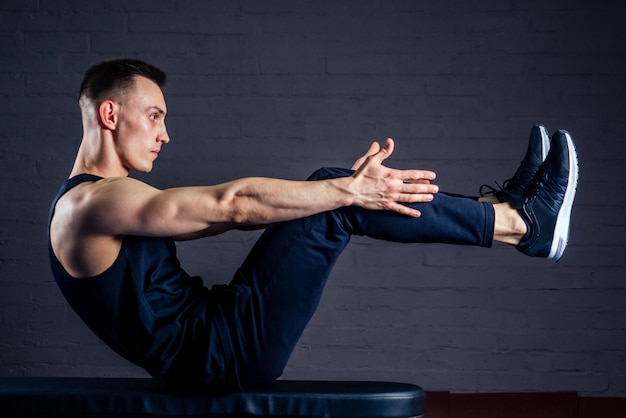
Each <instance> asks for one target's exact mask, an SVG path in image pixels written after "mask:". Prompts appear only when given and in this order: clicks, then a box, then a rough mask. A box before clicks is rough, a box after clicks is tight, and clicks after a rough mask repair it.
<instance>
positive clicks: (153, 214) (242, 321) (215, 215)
mask: <svg viewBox="0 0 626 418" xmlns="http://www.w3.org/2000/svg"><path fill="white" fill-rule="evenodd" d="M164 82H165V74H164V73H163V72H162V71H161V70H159V69H157V68H155V67H153V66H151V65H149V64H146V63H144V62H141V61H137V60H114V61H107V62H104V63H100V64H98V65H95V66H93V67H92V68H91V69H90V70H89V71H88V72H87V73H86V74H85V78H84V80H83V83H82V85H81V89H80V95H79V104H80V108H81V112H82V121H83V129H84V135H83V139H82V142H81V145H80V148H79V150H78V155H77V157H76V161H75V164H74V167H73V168H72V171H71V173H70V176H69V180H67V181H66V182H65V183H64V184H63V186H62V188H61V190H60V192H59V194H58V195H57V197H56V198H55V200H54V202H53V204H52V209H51V213H50V225H49V228H50V230H49V233H50V237H49V252H50V261H51V266H52V271H53V274H54V277H55V279H56V281H57V283H58V284H59V286H60V288H61V290H62V292H63V294H64V295H65V297H66V298H67V300H68V301H69V303H70V304H71V306H72V307H73V309H74V310H75V311H76V312H77V313H78V315H79V316H80V317H81V318H82V319H83V320H84V321H85V322H86V324H87V325H88V326H89V327H90V328H91V329H92V330H93V331H94V332H95V333H96V334H97V335H98V336H99V337H100V338H101V339H102V340H103V341H104V342H105V343H107V344H108V345H109V346H110V347H112V348H113V349H114V350H115V351H117V352H118V353H119V354H120V355H122V356H123V357H125V358H126V359H128V360H130V361H131V362H133V363H135V364H137V365H139V366H141V367H143V368H145V369H146V370H147V371H148V372H149V373H150V374H151V375H152V376H154V377H155V378H159V379H162V380H165V381H167V382H170V383H173V384H177V385H188V386H202V387H204V388H207V389H211V390H238V389H242V388H247V387H251V386H254V385H256V384H259V383H263V382H266V381H268V380H272V379H275V378H277V377H278V376H280V374H281V373H282V370H283V368H284V366H285V364H286V362H287V360H288V358H289V355H290V354H291V352H292V350H293V348H294V346H295V344H296V343H297V341H298V339H299V338H300V335H301V333H302V331H303V330H304V327H305V326H306V324H307V322H308V321H309V319H310V318H311V316H312V315H313V313H314V311H315V309H316V307H317V304H318V301H319V298H320V296H321V293H322V290H323V287H324V284H325V281H326V278H327V277H328V274H329V273H330V270H331V268H332V266H333V264H334V262H335V260H336V259H337V257H338V256H339V254H340V253H341V251H342V250H343V248H344V247H345V246H346V245H347V243H348V241H349V240H350V236H351V235H353V234H359V235H367V236H370V237H373V238H377V239H385V240H391V241H398V242H445V243H451V244H465V245H480V246H484V247H489V246H491V245H492V242H493V241H494V240H495V241H500V242H504V243H508V244H511V245H514V246H516V247H517V248H518V249H519V250H520V251H521V252H523V253H525V254H527V255H531V256H538V257H545V258H549V259H552V260H554V261H557V260H558V259H559V258H560V257H561V255H562V254H563V251H564V249H565V246H566V244H567V238H568V234H569V217H570V211H571V207H572V204H573V198H574V193H575V188H576V182H577V160H576V153H575V150H574V146H573V143H572V141H571V138H570V137H569V134H567V133H566V132H564V131H559V132H557V133H556V134H555V135H554V136H553V138H552V141H551V142H550V141H549V138H548V134H547V132H546V131H545V129H544V128H543V127H535V128H533V130H532V131H531V138H530V144H529V147H528V152H527V154H526V157H525V158H524V160H523V161H522V164H521V166H520V168H519V169H518V170H517V172H516V173H515V175H514V176H513V178H512V180H511V181H509V182H508V183H507V184H505V188H504V190H503V191H499V192H497V193H496V194H495V196H492V197H490V198H487V199H480V200H489V201H479V200H476V199H470V198H465V197H458V196H452V195H448V194H444V193H438V192H439V190H438V187H437V186H436V185H434V184H432V183H431V181H433V180H434V179H435V173H433V172H431V171H426V170H395V169H391V168H387V167H385V166H384V165H383V162H384V161H385V159H387V158H388V157H389V156H390V155H391V154H392V153H393V147H394V143H393V141H392V140H391V139H388V140H387V141H386V143H385V145H384V146H383V147H382V148H381V147H380V146H379V145H378V144H376V143H374V144H372V145H371V147H370V149H369V150H368V151H367V153H366V154H365V155H364V156H362V157H361V158H359V159H358V160H357V161H356V163H355V164H354V166H353V167H352V169H350V170H347V169H328V168H327V169H321V170H319V171H317V172H316V173H315V174H314V175H313V176H312V177H311V178H310V179H309V181H303V182H298V181H286V180H279V179H270V178H244V179H239V180H234V181H232V182H228V183H225V184H219V185H213V186H205V187H181V188H173V189H167V190H158V189H155V188H153V187H151V186H149V185H147V184H145V183H142V182H140V181H137V180H134V179H131V178H129V177H128V174H129V173H130V172H131V171H137V172H149V171H151V170H152V166H153V164H154V161H155V160H156V159H157V157H158V155H159V152H160V151H161V149H162V147H163V145H165V144H167V143H168V142H169V141H170V138H169V136H168V134H167V130H166V127H165V116H166V113H167V108H166V105H165V99H164V97H163V93H162V91H161V86H162V85H163V84H164ZM548 148H549V149H550V151H549V152H548ZM266 225H269V226H268V227H267V228H266V230H265V232H264V233H263V235H262V236H261V237H260V239H259V240H258V242H257V243H256V244H255V246H254V248H253V249H252V250H251V252H250V254H249V256H248V257H247V259H246V260H245V261H244V263H243V265H242V266H241V267H240V268H239V269H238V270H237V272H236V273H235V275H234V278H233V280H232V281H231V282H230V284H228V285H221V286H215V287H213V288H212V289H210V290H209V289H207V288H206V287H204V286H203V284H202V280H201V279H200V278H197V277H191V276H189V275H188V274H187V273H186V272H185V271H183V270H182V269H181V267H180V264H179V262H178V260H177V258H176V249H175V244H174V241H175V240H177V239H180V240H182V239H196V238H202V237H207V236H210V235H215V234H220V233H223V232H225V231H227V230H230V229H234V228H241V229H246V228H258V227H264V226H266ZM408 262H410V261H408Z"/></svg>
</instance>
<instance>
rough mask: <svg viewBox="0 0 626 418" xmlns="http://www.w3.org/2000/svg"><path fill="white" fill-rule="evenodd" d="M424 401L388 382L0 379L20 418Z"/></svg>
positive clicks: (312, 412) (290, 411)
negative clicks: (203, 388) (177, 384)
mask: <svg viewBox="0 0 626 418" xmlns="http://www.w3.org/2000/svg"><path fill="white" fill-rule="evenodd" d="M424 404H425V394H424V391H423V390H422V389H421V388H420V387H418V386H415V385H411V384H403V383H389V382H355V381H346V382H339V381H290V380H279V381H276V382H273V383H271V384H269V385H267V386H264V387H263V388H260V389H256V390H251V391H245V392H239V393H233V394H228V395H213V394H201V393H193V394H190V393H188V392H176V391H172V390H171V389H169V388H167V387H165V386H163V385H161V384H159V383H158V382H157V381H155V380H153V379H143V378H44V377H4V378H0V416H2V417H3V418H14V417H15V418H18V417H19V418H22V417H127V418H130V417H133V418H134V417H240V418H243V417H290V418H297V417H311V418H313V417H316V418H317V417H342V418H375V417H376V418H392V417H396V418H410V417H421V416H422V415H423V414H424Z"/></svg>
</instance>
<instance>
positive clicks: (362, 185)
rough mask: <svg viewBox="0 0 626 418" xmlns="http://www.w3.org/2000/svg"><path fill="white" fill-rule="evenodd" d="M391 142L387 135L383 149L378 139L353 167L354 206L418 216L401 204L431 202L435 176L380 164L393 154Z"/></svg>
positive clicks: (416, 211) (429, 172)
mask: <svg viewBox="0 0 626 418" xmlns="http://www.w3.org/2000/svg"><path fill="white" fill-rule="evenodd" d="M393 149H394V142H393V140H392V139H391V138H388V139H387V141H386V143H385V146H384V147H383V148H381V147H380V145H379V144H378V143H377V142H374V143H372V145H371V146H370V148H369V150H368V151H367V152H366V153H365V155H363V156H362V157H360V158H359V159H358V160H356V162H355V163H354V165H353V166H352V169H353V170H355V173H354V175H353V176H352V178H353V179H354V183H353V187H354V188H353V190H354V192H355V193H356V194H357V195H358V197H357V199H356V201H355V203H354V204H355V205H357V206H361V207H363V208H366V209H385V210H392V211H395V212H398V213H401V214H403V215H408V216H414V217H418V216H420V212H419V211H418V210H416V209H413V208H410V207H408V206H405V205H403V204H402V203H416V202H430V201H431V200H433V195H434V194H435V193H437V192H438V191H439V187H437V186H436V185H434V184H431V183H430V182H431V180H434V179H435V177H436V175H435V173H434V172H432V171H427V170H397V169H393V168H388V167H385V166H384V165H383V161H385V160H386V159H387V158H389V156H391V154H392V153H393Z"/></svg>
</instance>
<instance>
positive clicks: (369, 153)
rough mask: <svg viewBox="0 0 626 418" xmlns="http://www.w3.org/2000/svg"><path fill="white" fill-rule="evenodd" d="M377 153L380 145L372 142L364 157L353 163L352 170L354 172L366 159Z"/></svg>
mask: <svg viewBox="0 0 626 418" xmlns="http://www.w3.org/2000/svg"><path fill="white" fill-rule="evenodd" d="M378 152H380V144H379V143H378V142H372V144H371V145H370V147H369V149H368V150H367V152H366V153H365V155H363V156H362V157H360V158H359V159H358V160H356V161H355V162H354V164H353V165H352V170H356V169H358V168H359V167H361V166H362V165H363V163H364V162H365V160H366V159H367V158H368V157H371V156H372V155H376V154H377V153H378Z"/></svg>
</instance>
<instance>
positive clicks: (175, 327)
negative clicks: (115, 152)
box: [48, 174, 225, 384]
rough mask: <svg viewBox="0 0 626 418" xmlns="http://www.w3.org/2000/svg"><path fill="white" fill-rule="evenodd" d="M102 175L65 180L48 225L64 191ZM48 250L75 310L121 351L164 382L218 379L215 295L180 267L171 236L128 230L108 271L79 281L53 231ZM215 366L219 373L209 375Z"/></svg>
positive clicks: (219, 357)
mask: <svg viewBox="0 0 626 418" xmlns="http://www.w3.org/2000/svg"><path fill="white" fill-rule="evenodd" d="M100 179H102V178H101V177H98V176H94V175H90V174H81V175H78V176H75V177H73V178H71V179H69V180H67V181H66V182H65V183H64V184H63V185H62V187H61V189H60V191H59V193H58V194H57V195H56V197H55V198H54V201H53V203H52V208H51V210H50V218H49V222H48V228H49V226H50V220H51V219H52V215H53V214H54V208H55V205H56V203H57V201H58V200H59V198H60V197H61V196H63V194H65V193H66V192H67V191H68V190H70V189H72V188H73V187H75V186H77V185H79V184H81V183H83V182H87V181H98V180H100ZM48 251H49V256H50V264H51V267H52V273H53V275H54V278H55V280H56V282H57V284H58V286H59V288H60V289H61V292H62V293H63V295H64V296H65V298H66V299H67V301H68V302H69V304H70V306H71V307H72V309H73V310H74V311H75V312H76V313H77V314H78V316H79V317H80V318H81V319H82V320H83V321H84V322H85V323H86V324H87V326H88V327H89V328H90V329H91V330H92V331H93V332H94V333H95V334H96V335H97V336H98V337H99V338H100V339H101V340H102V341H103V342H104V343H106V344H107V345H108V346H109V347H111V348H112V349H113V350H115V351H116V352H117V353H118V354H120V355H121V356H122V357H124V358H126V359H127V360H129V361H131V362H132V363H134V364H136V365H138V366H140V367H142V368H144V369H145V370H146V371H147V372H148V373H150V374H151V375H152V376H154V377H156V378H163V379H164V380H176V381H179V380H181V379H182V380H185V381H187V383H200V384H206V383H207V381H210V380H212V379H214V378H216V379H217V380H220V378H223V376H219V374H221V373H220V370H219V369H220V367H221V366H223V365H220V363H223V362H224V361H225V360H223V347H222V344H221V342H220V340H221V338H220V337H219V334H220V328H221V325H220V323H219V320H218V321H214V319H215V318H214V317H215V316H217V317H218V319H219V317H220V316H221V315H219V307H217V303H216V301H215V300H214V299H215V295H212V294H213V292H210V291H209V290H208V289H207V288H206V287H205V286H204V285H203V282H202V279H201V278H199V277H191V276H189V275H188V274H187V273H186V272H185V271H184V270H183V269H182V268H181V266H180V263H179V261H178V259H177V257H176V246H175V244H174V241H173V240H172V239H171V238H158V237H157V238H153V237H138V236H125V237H124V239H123V242H122V246H121V249H120V252H119V255H118V256H117V259H116V260H115V262H114V263H113V264H112V265H111V266H110V267H109V268H108V269H107V270H106V271H104V272H103V273H101V274H99V275H97V276H94V277H89V278H81V279H76V278H74V277H72V276H71V275H70V274H69V273H68V272H67V271H66V270H65V268H64V267H63V266H62V265H61V263H60V262H59V260H58V259H57V257H56V255H55V254H54V252H53V250H52V244H51V242H50V237H48ZM216 314H217V315H216ZM216 366H217V367H216ZM212 370H213V372H215V373H216V374H217V376H212V377H211V376H207V374H212ZM189 373H192V375H190V374H189ZM194 380H198V382H192V381H194Z"/></svg>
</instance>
